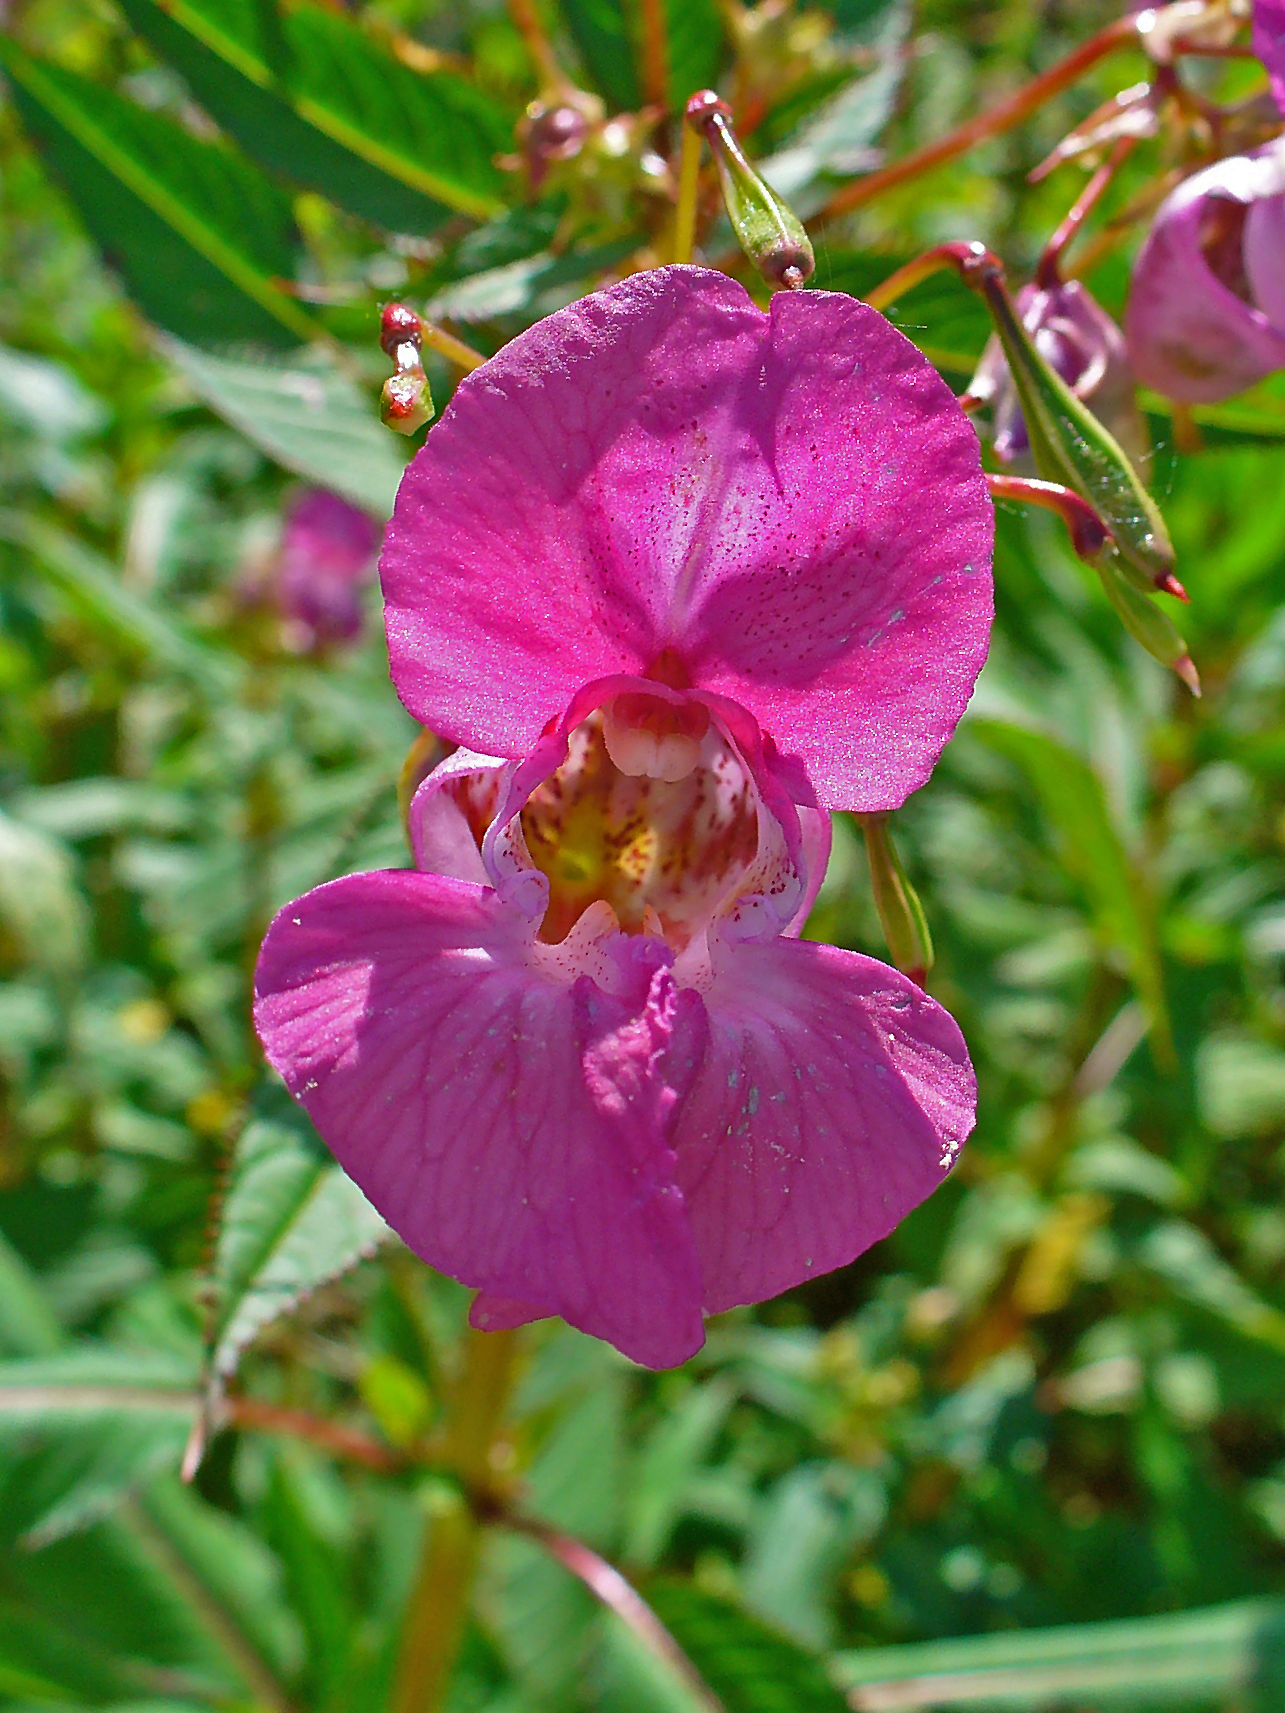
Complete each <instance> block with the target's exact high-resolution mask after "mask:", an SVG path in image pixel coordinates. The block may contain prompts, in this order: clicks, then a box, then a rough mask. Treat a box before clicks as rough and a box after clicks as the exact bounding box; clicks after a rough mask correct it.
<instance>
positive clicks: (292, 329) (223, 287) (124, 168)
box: [0, 39, 318, 346]
mask: <svg viewBox="0 0 1285 1713" xmlns="http://www.w3.org/2000/svg"><path fill="white" fill-rule="evenodd" d="M0 65H3V67H4V69H5V71H6V73H7V74H8V76H9V79H10V83H11V87H12V89H13V95H14V101H15V105H16V106H17V108H18V111H19V113H20V114H21V116H22V118H23V121H24V123H25V124H26V125H27V127H28V129H29V130H30V131H31V133H32V135H33V136H34V137H35V139H36V140H37V142H38V143H39V144H40V145H41V148H42V150H43V151H44V153H45V155H46V157H47V158H48V160H49V162H50V164H51V165H52V167H53V168H54V170H55V171H56V172H57V173H58V175H59V177H60V178H61V179H62V180H63V182H64V184H65V185H66V187H67V190H68V192H69V193H70V195H71V197H72V200H73V201H74V202H75V204H76V206H77V208H78V210H79V211H80V215H81V218H82V219H83V220H84V222H85V224H86V225H87V226H88V228H89V230H90V232H91V233H92V234H93V236H94V238H95V240H96V241H97V243H98V244H99V245H100V247H101V248H102V249H103V251H104V252H105V254H106V256H107V257H108V259H109V260H110V261H111V262H113V263H114V264H115V266H116V267H117V268H118V269H119V271H120V273H121V274H122V275H123V277H124V279H125V283H126V285H127V286H128V288H129V291H130V294H131V295H132V296H133V297H134V298H135V300H136V301H137V302H138V304H139V306H140V307H141V308H142V309H143V311H144V313H145V314H147V315H148V316H149V317H150V318H151V319H152V320H153V321H156V322H158V323H159V324H160V325H161V326H162V327H165V328H168V329H169V330H170V331H171V332H174V333H177V334H179V335H180V336H181V337H183V338H186V339H190V340H192V341H194V342H198V343H201V344H206V345H208V344H215V345H219V344H234V343H246V342H251V343H256V344H267V345H274V346H287V345H294V344H297V343H298V342H299V341H300V340H303V339H308V338H311V337H313V336H314V335H315V334H316V333H317V332H318V328H317V326H316V324H315V323H314V322H313V320H312V318H311V316H309V315H308V314H307V313H306V312H305V311H304V310H303V309H302V308H301V307H300V306H299V305H298V304H296V303H295V302H294V301H293V300H292V299H291V298H290V297H288V296H287V295H286V294H285V293H284V292H282V291H280V290H278V288H277V287H276V286H275V285H274V284H273V280H274V279H276V278H288V277H289V276H290V275H291V274H292V272H293V269H294V252H293V238H294V229H293V222H292V219H291V213H290V206H289V203H288V201H287V199H286V198H285V197H284V196H283V195H282V194H281V192H280V191H278V190H277V189H276V188H275V187H274V186H273V185H271V184H270V183H269V182H268V180H267V179H265V178H264V177H263V176H262V175H261V174H260V173H259V172H258V171H257V170H256V169H255V168H254V167H252V166H250V165H249V164H248V163H247V162H245V161H243V160H241V159H240V158H239V157H237V156H236V155H234V154H232V153H231V151H230V150H228V149H227V148H225V147H223V146H222V145H219V144H215V143H207V142H202V141H201V140H200V139H198V138H196V137H193V136H191V135H190V134H189V133H188V132H187V131H185V130H183V128H182V127H181V126H179V125H176V124H174V123H173V122H172V121H171V120H169V119H166V118H163V117H162V116H161V115H160V114H157V113H150V112H148V111H146V110H145V109H144V108H141V107H137V106H135V105H134V103H133V102H131V101H127V100H125V99H124V98H123V97H122V96H119V95H116V94H115V93H114V92H113V91H111V90H109V89H103V88H100V87H99V86H98V85H97V84H93V83H88V82H86V80H85V79H84V78H80V77H77V76H75V75H74V74H73V73H72V72H69V71H65V70H64V69H63V68H62V67H61V66H56V65H52V64H50V63H48V62H47V61H42V60H37V59H33V58H31V56H29V55H28V54H25V53H24V52H23V51H22V50H21V49H20V48H18V47H17V46H15V45H14V43H12V42H7V41H4V40H3V39H0Z"/></svg>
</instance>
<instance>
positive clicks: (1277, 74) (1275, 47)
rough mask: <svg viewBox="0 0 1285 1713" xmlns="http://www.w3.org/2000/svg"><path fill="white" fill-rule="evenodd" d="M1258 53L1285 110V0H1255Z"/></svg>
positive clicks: (1255, 41)
mask: <svg viewBox="0 0 1285 1713" xmlns="http://www.w3.org/2000/svg"><path fill="white" fill-rule="evenodd" d="M1254 52H1255V53H1256V54H1257V55H1258V57H1259V59H1260V60H1262V62H1263V64H1264V66H1266V68H1267V75H1268V77H1269V78H1270V79H1271V85H1272V94H1273V95H1274V96H1275V97H1276V101H1277V105H1278V106H1279V107H1280V110H1281V112H1282V113H1285V0H1254Z"/></svg>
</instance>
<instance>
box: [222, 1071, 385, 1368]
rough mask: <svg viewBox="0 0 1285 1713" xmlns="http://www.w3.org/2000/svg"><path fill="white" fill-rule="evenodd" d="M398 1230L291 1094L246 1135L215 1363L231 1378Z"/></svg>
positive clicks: (229, 1226)
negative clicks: (252, 1351) (253, 1351)
mask: <svg viewBox="0 0 1285 1713" xmlns="http://www.w3.org/2000/svg"><path fill="white" fill-rule="evenodd" d="M387 1233H388V1228H387V1226H386V1225H385V1224H384V1222H383V1220H382V1219H381V1218H380V1217H379V1215H378V1214H377V1213H376V1212H375V1210H374V1208H373V1207H371V1205H370V1203H369V1202H368V1201H367V1200H366V1198H365V1197H364V1196H363V1195H362V1193H361V1191H360V1190H359V1189H358V1188H357V1186H356V1185H355V1184H354V1183H353V1181H352V1179H351V1178H349V1177H347V1176H346V1175H345V1174H344V1173H343V1172H342V1171H341V1170H340V1168H339V1167H338V1166H337V1165H335V1163H334V1161H333V1160H332V1159H331V1158H330V1156H329V1154H327V1153H325V1152H324V1150H323V1149H322V1147H321V1144H320V1142H318V1141H317V1139H316V1137H315V1135H314V1134H313V1132H312V1129H311V1126H310V1125H309V1124H308V1121H307V1119H306V1118H304V1117H303V1115H302V1114H301V1113H298V1112H297V1111H296V1109H295V1108H294V1107H293V1106H292V1105H290V1103H289V1102H288V1101H287V1100H286V1098H285V1097H284V1095H282V1096H281V1097H280V1098H279V1099H275V1100H273V1101H272V1113H271V1117H266V1116H265V1117H256V1118H254V1119H252V1120H251V1122H250V1123H249V1125H248V1126H247V1127H246V1130H245V1132H244V1134H243V1135H242V1137H241V1141H240V1144H239V1145H238V1148H237V1153H236V1160H235V1163H234V1166H233V1174H232V1182H231V1185H230V1187H229V1190H228V1197H227V1201H226V1204H225V1206H224V1210H223V1222H222V1226H221V1228H220V1232H219V1243H218V1249H217V1251H216V1255H215V1264H214V1278H213V1284H214V1288H215V1291H216V1293H217V1298H218V1318H217V1321H216V1325H215V1334H214V1344H213V1351H212V1362H213V1366H214V1368H215V1371H216V1372H217V1373H219V1374H221V1375H224V1376H226V1375H229V1374H231V1373H233V1372H234V1371H235V1369H236V1366H237V1363H238V1362H239V1360H240V1357H241V1353H242V1351H244V1350H245V1348H246V1347H247V1345H249V1344H250V1342H251V1341H252V1340H253V1339H254V1338H255V1337H256V1336H257V1334H258V1333H259V1332H260V1331H261V1329H262V1328H263V1327H265V1326H266V1325H268V1323H269V1322H270V1321H273V1320H275V1319H276V1318H277V1317H278V1316H279V1315H282V1314H285V1313H287V1312H288V1311H289V1310H290V1309H292V1308H293V1307H294V1306H295V1305H296V1304H297V1303H299V1302H300V1301H301V1300H302V1299H303V1298H304V1297H305V1296H307V1295H308V1294H309V1293H310V1292H312V1291H315V1290H316V1289H317V1288H318V1286H320V1285H323V1284H325V1283H326V1282H327V1281H328V1280H330V1279H333V1278H336V1277H338V1275H339V1274H341V1273H344V1272H347V1270H348V1269H349V1268H350V1267H352V1266H355V1265H356V1263H357V1262H358V1261H360V1260H362V1259H363V1258H364V1257H366V1256H367V1255H370V1254H372V1253H373V1252H374V1250H375V1249H376V1248H377V1246H378V1245H379V1244H380V1243H381V1242H382V1241H383V1240H384V1238H385V1237H386V1236H387Z"/></svg>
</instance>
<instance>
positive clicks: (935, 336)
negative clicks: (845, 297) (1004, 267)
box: [813, 245, 991, 375]
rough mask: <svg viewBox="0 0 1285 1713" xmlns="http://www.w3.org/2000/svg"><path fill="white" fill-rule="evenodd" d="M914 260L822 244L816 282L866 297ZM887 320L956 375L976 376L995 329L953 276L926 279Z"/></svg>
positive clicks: (833, 289) (933, 359)
mask: <svg viewBox="0 0 1285 1713" xmlns="http://www.w3.org/2000/svg"><path fill="white" fill-rule="evenodd" d="M910 259H911V258H910V257H909V256H884V255H879V254H877V253H875V252H873V251H869V250H831V249H829V248H828V247H827V246H825V245H822V246H821V249H820V251H819V252H818V255H817V276H816V280H815V281H814V282H813V283H814V284H816V285H818V286H824V287H826V288H827V289H829V290H830V291H846V292H848V293H849V294H850V295H851V296H852V297H864V296H865V295H866V293H867V292H869V291H873V290H874V288H875V286H877V285H881V284H882V283H883V281H884V280H886V279H888V278H889V277H890V276H891V275H892V274H893V273H895V271H896V270H897V268H899V267H900V266H901V265H902V264H903V263H904V262H907V261H909V260H910ZM888 319H889V320H890V321H891V322H892V324H893V325H894V327H897V328H898V329H899V330H900V331H901V332H902V333H904V334H905V335H906V337H907V338H908V339H913V340H914V342H915V344H916V345H918V347H919V349H920V350H921V351H922V352H923V353H924V355H925V356H926V357H927V358H928V360H929V362H931V363H935V364H936V365H937V367H938V368H939V369H945V370H947V371H948V372H949V373H951V374H956V375H971V374H972V373H973V371H974V369H975V368H976V367H977V363H978V360H979V359H980V357H981V354H982V351H983V349H984V348H985V345H986V341H987V339H988V338H989V337H990V331H991V323H990V317H989V316H988V315H987V313H986V310H985V308H984V307H983V304H982V301H981V299H980V298H979V297H977V296H975V294H974V293H972V292H967V291H961V290H960V287H959V281H958V280H957V279H956V278H955V277H954V275H953V274H933V275H931V276H930V277H929V278H928V279H926V280H924V281H922V283H921V284H919V285H917V286H915V287H914V289H913V290H912V291H908V292H907V293H906V295H905V297H904V298H902V299H900V300H899V301H898V302H897V303H896V304H894V305H893V306H892V307H891V310H890V311H889V314H888Z"/></svg>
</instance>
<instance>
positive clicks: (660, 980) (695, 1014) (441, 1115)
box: [255, 872, 705, 1367]
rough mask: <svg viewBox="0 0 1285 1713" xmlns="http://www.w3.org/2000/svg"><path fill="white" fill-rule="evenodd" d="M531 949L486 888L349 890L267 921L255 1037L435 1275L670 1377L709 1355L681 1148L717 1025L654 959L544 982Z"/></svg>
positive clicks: (525, 933)
mask: <svg viewBox="0 0 1285 1713" xmlns="http://www.w3.org/2000/svg"><path fill="white" fill-rule="evenodd" d="M530 940H531V925H530V924H529V923H527V922H524V920H523V919H522V918H521V917H520V916H518V915H516V914H515V913H514V912H512V911H509V910H506V909H505V908H504V907H503V906H502V905H501V904H500V903H499V901H498V900H497V898H496V896H495V894H494V893H493V892H490V891H487V890H485V889H483V888H481V887H477V886H472V885H469V884H467V883H466V882H463V881H460V880H454V879H450V878H445V877H442V876H439V875H429V874H416V873H410V872H385V873H379V874H366V875H352V876H349V877H347V878H346V879H343V880H337V881H333V882H331V883H330V884H329V885H327V886H323V887H320V888H318V889H317V890H316V891H315V892H311V893H309V894H308V895H307V896H306V897H304V898H301V899H298V900H297V901H296V902H295V903H293V904H291V905H289V906H287V908H286V909H285V910H283V911H282V912H281V914H280V915H279V916H278V917H277V919H276V921H275V922H274V923H273V926H272V928H271V929H270V930H269V933H268V937H267V940H266V941H265V943H264V949H263V953H262V956H261V958H260V963H259V970H258V977H257V981H256V994H257V998H256V1006H255V1021H256V1024H257V1027H258V1029H259V1033H260V1036H261V1038H262V1040H263V1042H264V1045H265V1048H266V1050H267V1054H268V1058H269V1059H270V1061H271V1062H272V1063H273V1064H274V1065H275V1066H276V1067H277V1069H278V1070H279V1071H280V1072H281V1074H282V1076H283V1077H284V1078H285V1080H286V1084H287V1086H288V1087H289V1089H290V1092H291V1093H292V1094H293V1095H294V1096H295V1097H296V1098H297V1099H299V1100H300V1101H302V1103H303V1104H304V1106H305V1107H306V1108H307V1109H308V1112H309V1113H310V1115H311V1117H312V1119H313V1122H314V1123H315V1124H316V1126H317V1129H318V1131H319V1132H320V1133H321V1136H322V1138H323V1139H324V1141H325V1142H326V1143H327V1145H328V1146H329V1147H330V1148H331V1150H332V1151H333V1153H334V1154H335V1156H336V1158H337V1159H338V1160H339V1163H340V1164H341V1165H342V1166H343V1168H344V1170H345V1171H346V1172H347V1173H348V1174H349V1176H350V1177H352V1178H353V1179H354V1180H355V1181H356V1182H357V1183H358V1184H359V1185H360V1187H361V1188H362V1189H363V1190H364V1191H365V1193H366V1195H367V1196H368V1197H369V1198H370V1200H371V1201H372V1202H373V1203H374V1205H375V1206H376V1207H377V1208H378V1209H379V1211H380V1212H381V1213H382V1214H383V1215H384V1217H385V1218H386V1219H387V1220H388V1222H389V1224H390V1225H391V1226H392V1227H393V1229H394V1230H395V1231H397V1232H398V1233H399V1235H400V1236H401V1237H403V1238H404V1239H405V1241H406V1242H407V1243H408V1244H409V1245H410V1247H411V1248H412V1249H414V1250H415V1251H416V1252H417V1253H418V1254H419V1255H421V1256H422V1257H423V1258H424V1259H425V1260H427V1261H428V1262H430V1264H431V1265H433V1266H435V1267H438V1268H439V1269H441V1270H442V1271H443V1272H447V1273H450V1274H452V1275H453V1276H454V1277H455V1278H458V1279H460V1280H462V1281H463V1282H464V1283H465V1284H468V1285H472V1286H475V1287H477V1288H479V1289H481V1290H483V1291H484V1292H486V1293H488V1294H489V1295H490V1296H491V1297H494V1298H504V1299H509V1300H510V1302H511V1304H514V1305H521V1309H520V1312H521V1315H522V1318H527V1314H528V1311H530V1313H533V1314H560V1315H561V1316H562V1317H563V1318H564V1319H565V1320H567V1321H569V1322H570V1323H571V1324H572V1325H573V1326H578V1327H580V1328H581V1329H582V1330H583V1331H585V1332H589V1333H592V1334H594V1335H595V1336H596V1337H599V1338H605V1339H607V1340H609V1341H610V1342H611V1343H612V1344H614V1345H616V1347H617V1348H618V1349H620V1350H622V1351H624V1353H625V1354H626V1355H628V1356H631V1357H633V1358H634V1359H635V1360H636V1361H639V1362H643V1363H646V1364H647V1365H648V1366H651V1367H669V1366H671V1365H673V1364H675V1363H678V1362H682V1361H684V1360H685V1359H686V1358H687V1357H688V1356H690V1355H691V1354H692V1353H693V1351H695V1350H696V1349H698V1348H699V1346H700V1344H701V1342H702V1339H703V1337H704V1333H703V1329H702V1324H701V1314H700V1278H699V1272H698V1268H697V1261H696V1253H695V1248H694V1245H693V1242H692V1237H691V1232H690V1228H689V1226H688V1223H687V1219H686V1215H685V1212H684V1209H683V1203H682V1196H681V1194H680V1192H679V1190H678V1188H677V1186H676V1184H675V1181H674V1176H673V1168H674V1155H673V1152H672V1149H671V1148H670V1146H669V1142H668V1136H669V1132H670V1130H671V1129H672V1125H673V1116H674V1111H675V1109H676V1104H677V1102H678V1100H679V1099H680V1097H681V1095H682V1093H683V1092H685V1089H686V1087H687V1085H688V1084H689V1083H690V1081H691V1078H692V1076H693V1074H694V1071H695V1068H696V1064H697V1062H698V1059H699V1057H700V1053H701V1051H702V1047H703V1042H704V1032H705V1017H704V1007H703V1005H702V1002H701V1000H700V998H699V996H698V995H697V994H695V993H694V992H691V991H680V990H679V989H678V988H677V987H676V986H675V984H674V982H673V979H672V976H671V975H670V972H669V970H668V968H667V967H666V961H667V954H666V953H665V951H664V948H663V947H659V946H658V945H657V943H656V942H654V941H650V942H649V941H646V940H643V939H641V938H638V939H634V940H632V941H625V940H624V939H623V937H621V936H617V937H616V939H615V940H614V941H613V942H611V943H610V944H609V945H608V946H607V948H606V950H605V951H604V954H603V960H602V967H601V968H600V969H599V972H598V974H599V979H598V980H597V981H594V980H590V979H589V977H588V976H586V975H580V976H576V975H574V972H567V971H565V970H561V969H558V968H557V967H556V966H555V965H554V964H553V963H552V962H551V963H550V966H549V968H547V969H545V968H541V967H539V966H538V963H533V962H532V954H531V947H530ZM556 951H557V948H548V952H549V955H550V959H553V957H554V954H555V953H556Z"/></svg>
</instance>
